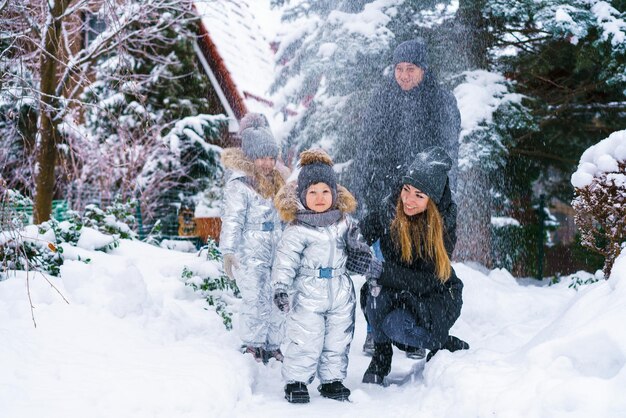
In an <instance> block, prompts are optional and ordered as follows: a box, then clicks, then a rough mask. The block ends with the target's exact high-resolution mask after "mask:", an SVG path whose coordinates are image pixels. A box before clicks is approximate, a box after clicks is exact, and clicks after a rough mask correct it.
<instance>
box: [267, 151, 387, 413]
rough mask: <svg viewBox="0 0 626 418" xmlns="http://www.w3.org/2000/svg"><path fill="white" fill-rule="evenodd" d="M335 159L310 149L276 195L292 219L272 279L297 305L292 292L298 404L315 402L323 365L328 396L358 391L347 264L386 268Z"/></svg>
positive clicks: (376, 270) (290, 352)
mask: <svg viewBox="0 0 626 418" xmlns="http://www.w3.org/2000/svg"><path fill="white" fill-rule="evenodd" d="M332 166H333V162H332V160H331V158H330V157H329V156H328V154H326V153H325V152H324V151H322V150H309V151H304V152H303V153H302V154H301V155H300V167H301V171H300V173H299V175H298V183H297V185H295V184H289V185H287V186H285V187H284V188H283V189H282V190H281V191H280V192H279V193H278V195H277V196H276V199H275V204H276V208H277V209H278V211H279V214H280V216H281V218H282V219H283V220H284V221H285V222H287V223H288V226H287V227H286V228H285V230H284V232H283V235H282V237H281V239H280V242H279V244H278V248H277V251H276V258H275V259H274V266H273V269H272V284H273V286H274V289H275V293H274V295H275V296H274V301H275V303H276V304H277V306H278V307H279V308H281V310H282V311H283V312H287V311H289V305H290V304H289V298H288V293H289V294H291V296H292V298H293V299H292V300H293V302H292V304H291V306H292V308H291V312H290V315H289V317H288V319H287V343H288V345H287V349H286V351H285V354H284V355H285V357H284V361H283V366H282V375H283V378H284V380H285V381H286V385H285V398H286V399H287V400H288V401H289V402H293V403H306V402H309V392H308V390H307V387H306V385H307V384H309V383H311V382H312V381H313V378H314V377H315V374H316V372H317V375H318V377H319V379H320V381H321V385H320V386H319V387H318V390H319V392H320V394H321V395H322V396H324V397H327V398H331V399H336V400H341V401H343V400H347V399H348V396H349V395H350V390H349V389H348V388H346V387H345V386H344V385H343V383H342V382H343V380H344V379H345V377H346V370H347V368H348V351H349V349H350V342H351V341H352V336H353V333H354V309H355V295H354V286H353V284H352V279H351V278H350V276H349V275H348V274H347V270H350V271H353V272H355V273H357V274H366V273H367V274H369V275H372V276H376V275H377V274H380V264H379V262H378V261H377V260H376V259H375V257H372V254H371V253H370V251H369V248H368V246H367V244H366V243H365V242H364V240H363V238H362V237H361V236H360V233H359V230H358V227H357V225H356V221H355V220H353V219H352V218H350V217H349V216H347V215H348V214H349V213H352V212H354V210H355V209H356V200H355V199H354V197H353V196H352V195H351V194H350V192H348V190H347V189H345V188H344V187H342V186H340V185H338V184H337V181H336V179H335V173H334V172H333V168H332ZM348 254H350V256H348Z"/></svg>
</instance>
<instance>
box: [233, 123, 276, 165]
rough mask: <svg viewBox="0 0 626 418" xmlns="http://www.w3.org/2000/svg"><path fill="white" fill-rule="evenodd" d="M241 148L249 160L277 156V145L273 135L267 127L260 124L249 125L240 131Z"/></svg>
mask: <svg viewBox="0 0 626 418" xmlns="http://www.w3.org/2000/svg"><path fill="white" fill-rule="evenodd" d="M241 150H242V151H243V154H244V155H245V156H246V157H247V158H249V159H251V160H256V159H258V158H265V157H272V158H278V145H276V141H275V140H274V136H273V135H272V133H271V132H270V131H269V129H267V128H265V127H261V126H250V127H249V128H246V129H244V130H243V131H242V132H241Z"/></svg>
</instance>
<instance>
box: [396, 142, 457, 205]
mask: <svg viewBox="0 0 626 418" xmlns="http://www.w3.org/2000/svg"><path fill="white" fill-rule="evenodd" d="M450 168H452V159H451V158H450V156H449V155H448V154H447V153H446V151H445V150H444V149H443V148H441V147H429V148H426V149H425V150H424V151H422V152H420V153H419V154H417V158H416V159H415V161H414V162H413V163H412V164H411V165H410V166H409V169H408V171H407V173H406V174H405V175H404V177H402V182H403V184H410V185H411V186H413V187H415V188H416V189H419V190H420V191H421V192H423V193H425V194H426V195H427V196H428V197H429V198H430V199H432V200H433V202H434V203H435V204H439V201H440V200H441V197H442V196H443V190H444V188H445V187H446V182H447V181H448V171H450Z"/></svg>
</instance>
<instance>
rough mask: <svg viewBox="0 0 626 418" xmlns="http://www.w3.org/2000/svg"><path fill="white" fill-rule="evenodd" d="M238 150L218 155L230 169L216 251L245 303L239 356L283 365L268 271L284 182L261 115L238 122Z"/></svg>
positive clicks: (281, 325) (279, 322)
mask: <svg viewBox="0 0 626 418" xmlns="http://www.w3.org/2000/svg"><path fill="white" fill-rule="evenodd" d="M242 124H246V125H249V126H248V127H247V128H246V129H243V130H242V131H241V141H242V146H241V148H228V149H225V150H224V151H223V152H222V162H223V164H224V167H226V168H227V169H229V170H231V171H232V172H231V174H230V177H229V178H228V180H227V182H226V185H225V187H224V204H223V207H222V216H221V218H222V230H221V234H220V251H221V252H222V254H223V256H224V270H225V272H226V274H227V275H228V276H229V277H230V278H231V279H232V280H235V281H236V282H237V286H238V287H239V290H240V291H241V296H242V299H243V303H242V304H241V309H240V312H239V329H238V331H239V336H240V338H241V341H242V345H243V347H242V348H243V352H244V353H249V354H252V356H253V357H254V359H255V360H256V361H257V362H264V363H267V361H268V360H269V359H270V358H275V359H276V360H278V361H282V358H283V355H282V353H281V351H280V344H281V343H282V340H283V338H284V323H285V317H284V315H283V314H281V312H280V311H279V310H278V308H277V307H276V306H275V305H274V303H273V302H272V296H273V292H272V287H271V282H270V279H271V269H272V262H273V260H274V255H275V252H276V244H277V242H278V240H279V238H280V235H281V223H280V219H279V218H278V214H277V212H276V208H275V207H274V202H273V199H274V197H275V196H276V193H277V192H278V190H279V189H280V188H281V187H282V186H283V185H284V184H285V180H284V178H283V175H281V173H280V172H279V171H278V170H277V169H276V159H277V158H278V146H277V144H276V142H275V140H274V137H273V136H272V134H271V132H270V131H269V129H268V126H267V121H266V119H265V118H264V117H262V115H259V114H249V115H247V116H246V117H244V119H242Z"/></svg>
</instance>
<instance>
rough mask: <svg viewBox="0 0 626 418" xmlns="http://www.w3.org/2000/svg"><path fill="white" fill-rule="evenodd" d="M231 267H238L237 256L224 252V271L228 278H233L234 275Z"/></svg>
mask: <svg viewBox="0 0 626 418" xmlns="http://www.w3.org/2000/svg"><path fill="white" fill-rule="evenodd" d="M233 268H235V269H238V268H239V261H238V260H237V256H236V255H235V254H225V255H224V272H225V273H226V275H227V276H228V278H229V279H230V280H235V275H234V274H233Z"/></svg>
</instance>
